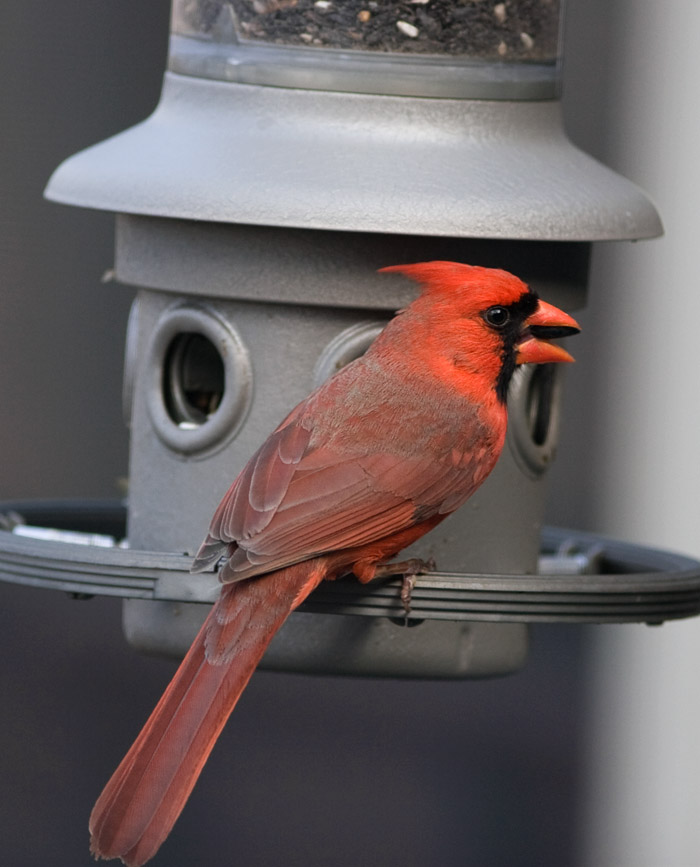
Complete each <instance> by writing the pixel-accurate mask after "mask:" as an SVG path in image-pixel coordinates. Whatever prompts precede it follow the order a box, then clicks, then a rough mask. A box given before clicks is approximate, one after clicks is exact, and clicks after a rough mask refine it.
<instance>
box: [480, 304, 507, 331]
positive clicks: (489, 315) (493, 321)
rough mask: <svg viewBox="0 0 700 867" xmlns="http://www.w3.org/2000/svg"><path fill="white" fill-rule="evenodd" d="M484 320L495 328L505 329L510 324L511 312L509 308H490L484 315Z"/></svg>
mask: <svg viewBox="0 0 700 867" xmlns="http://www.w3.org/2000/svg"><path fill="white" fill-rule="evenodd" d="M484 319H485V320H486V322H487V323H488V324H489V325H491V326H492V327H493V328H503V326H504V325H507V324H508V323H509V322H510V311H509V310H508V308H507V307H489V309H488V310H487V311H486V312H485V313H484Z"/></svg>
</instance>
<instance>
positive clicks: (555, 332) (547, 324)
mask: <svg viewBox="0 0 700 867" xmlns="http://www.w3.org/2000/svg"><path fill="white" fill-rule="evenodd" d="M580 330H581V329H580V327H579V324H578V322H576V320H575V319H573V318H572V317H571V316H569V314H568V313H564V311H563V310H559V308H558V307H554V306H553V305H551V304H547V302H546V301H540V302H539V303H538V305H537V310H535V312H534V313H533V314H532V316H528V318H527V319H526V320H525V328H524V330H523V334H522V338H521V341H520V343H518V344H517V346H516V347H515V348H516V350H517V353H516V356H515V362H516V364H548V363H550V362H555V361H573V360H574V359H573V357H572V356H571V355H569V353H568V352H567V351H566V350H565V349H562V347H561V346H558V345H557V344H556V343H550V342H549V341H550V340H552V339H555V338H557V337H567V336H568V335H570V334H578V332H579V331H580Z"/></svg>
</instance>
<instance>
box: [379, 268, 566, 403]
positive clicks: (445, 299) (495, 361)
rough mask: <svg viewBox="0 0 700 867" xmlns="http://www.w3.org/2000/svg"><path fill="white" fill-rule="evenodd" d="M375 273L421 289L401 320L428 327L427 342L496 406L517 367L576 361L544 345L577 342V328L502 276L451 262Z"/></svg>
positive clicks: (515, 281) (561, 350) (557, 348)
mask: <svg viewBox="0 0 700 867" xmlns="http://www.w3.org/2000/svg"><path fill="white" fill-rule="evenodd" d="M381 271H382V272H383V273H400V274H403V275H405V276H407V277H410V278H412V279H413V280H416V281H417V282H418V283H420V284H421V285H422V287H423V292H422V294H421V296H420V297H419V298H418V299H416V301H414V302H413V303H412V304H411V305H409V307H408V308H407V312H408V311H409V310H410V311H412V312H413V313H415V314H416V315H417V316H419V317H420V318H421V319H422V320H423V321H424V322H425V323H426V325H427V326H428V327H427V328H426V332H425V335H426V340H427V341H429V342H430V343H432V344H433V346H439V347H440V355H441V356H442V357H447V358H449V359H450V361H451V363H452V364H453V365H454V366H455V367H456V368H461V369H463V370H465V371H467V372H472V373H474V374H477V373H480V374H482V375H486V376H487V377H489V379H490V381H491V382H492V383H493V385H494V387H495V390H496V394H497V395H498V398H499V400H501V401H502V402H505V400H506V397H507V393H508V386H509V384H510V380H511V378H512V376H513V372H514V371H515V368H516V366H517V365H519V364H527V363H535V364H545V363H550V362H559V361H573V360H574V359H573V358H572V357H571V355H569V353H568V352H567V351H566V350H565V349H564V348H563V347H561V346H559V345H558V344H556V343H551V342H550V341H551V340H553V339H555V338H558V337H567V336H568V335H571V334H576V333H577V332H578V331H579V330H580V328H579V326H578V323H577V322H576V320H575V319H573V318H572V317H571V316H569V315H568V313H564V311H563V310H559V309H558V308H557V307H554V306H553V305H551V304H547V303H546V302H545V301H542V300H540V298H539V297H538V296H537V293H535V292H533V291H532V290H531V289H530V288H529V287H528V286H527V285H526V284H525V283H523V281H522V280H519V279H518V278H517V277H515V276H514V275H513V274H509V273H508V272H507V271H501V270H498V269H495V268H481V267H478V266H474V265H462V264H459V263H457V262H421V263H418V264H415V265H392V266H390V267H388V268H382V269H381Z"/></svg>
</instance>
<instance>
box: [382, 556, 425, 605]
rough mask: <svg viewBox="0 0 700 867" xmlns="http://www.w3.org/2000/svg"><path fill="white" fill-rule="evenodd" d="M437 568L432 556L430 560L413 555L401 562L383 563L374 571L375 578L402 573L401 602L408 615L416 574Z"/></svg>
mask: <svg viewBox="0 0 700 867" xmlns="http://www.w3.org/2000/svg"><path fill="white" fill-rule="evenodd" d="M434 569H435V561H434V560H433V558H432V557H431V558H430V559H429V560H421V559H420V558H419V557H411V559H410V560H403V561H401V562H400V563H383V564H381V565H378V566H377V567H376V571H375V573H374V577H375V578H385V577H386V576H387V575H401V576H402V577H403V584H402V585H401V604H402V605H403V610H404V612H405V614H406V617H408V615H409V614H410V613H411V594H412V593H413V588H414V587H415V586H416V576H417V575H420V573H421V572H432V571H433V570H434Z"/></svg>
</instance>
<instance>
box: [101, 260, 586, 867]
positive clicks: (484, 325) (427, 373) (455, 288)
mask: <svg viewBox="0 0 700 867" xmlns="http://www.w3.org/2000/svg"><path fill="white" fill-rule="evenodd" d="M382 270H383V271H385V272H398V273H401V274H405V275H407V276H409V277H412V278H413V279H414V280H417V281H418V282H419V283H421V284H422V286H423V291H422V294H421V295H420V296H419V297H418V298H417V299H416V300H415V301H413V302H412V303H411V304H409V306H408V307H406V309H405V310H402V311H400V312H399V314H398V315H397V316H396V317H395V318H394V319H392V320H391V322H389V324H388V325H387V326H386V328H385V329H384V331H383V332H382V333H381V334H380V336H379V337H378V338H377V339H376V341H375V342H374V343H373V344H372V346H371V347H370V349H369V350H368V351H367V353H366V354H365V355H364V356H363V357H362V358H359V359H357V360H356V361H353V362H352V363H351V364H349V365H347V367H344V368H343V369H342V370H340V371H339V372H338V373H337V374H336V375H335V376H333V377H332V378H331V379H329V380H327V381H326V382H325V383H324V384H323V385H321V386H320V387H319V388H317V389H316V391H314V392H313V393H312V394H311V395H309V397H307V398H306V400H304V401H302V402H301V403H300V404H299V405H298V406H297V407H296V408H295V409H293V410H292V412H291V413H290V414H289V415H288V416H287V418H286V419H285V420H284V421H283V422H282V424H281V425H280V426H279V427H278V428H277V430H275V431H274V432H273V433H272V434H271V435H270V437H269V438H268V439H267V440H266V441H265V442H264V443H263V445H262V446H261V448H260V449H259V450H258V451H257V452H256V453H255V454H254V455H253V457H252V458H251V459H250V460H249V461H248V463H247V464H246V466H245V467H244V469H243V470H242V472H241V473H240V475H239V476H238V478H237V479H236V480H235V481H234V483H233V484H232V486H231V487H230V489H229V490H228V492H227V494H226V495H225V497H224V498H223V500H222V501H221V504H220V505H219V507H218V509H217V510H216V512H215V514H214V517H213V519H212V522H211V526H210V528H209V534H208V536H207V538H206V539H205V540H204V543H203V544H202V546H201V548H200V549H199V552H198V554H197V557H196V559H195V561H194V565H193V567H192V571H194V572H198V571H203V570H205V569H208V568H210V567H213V566H215V564H216V563H217V562H218V561H219V560H221V558H222V557H223V558H226V559H225V560H224V563H223V566H222V567H221V569H220V571H219V577H220V579H221V581H222V583H223V585H224V586H223V588H222V591H221V596H220V598H219V600H218V602H217V603H216V604H215V605H214V607H213V609H212V610H211V612H210V614H209V616H208V617H207V620H206V621H205V623H204V625H203V626H202V628H201V630H200V632H199V634H198V635H197V637H196V638H195V640H194V643H193V644H192V647H191V648H190V650H189V651H188V653H187V656H186V657H185V659H184V660H183V662H182V664H181V665H180V668H179V669H178V671H177V673H176V674H175V676H174V678H173V680H172V682H171V683H170V685H169V686H168V688H167V689H166V691H165V693H164V695H163V697H162V698H161V700H160V701H159V703H158V705H157V706H156V708H155V710H154V711H153V713H152V714H151V716H150V718H149V720H148V722H147V723H146V725H145V726H144V728H143V730H142V731H141V734H140V735H139V736H138V738H137V739H136V742H135V743H134V745H133V746H132V747H131V749H130V750H129V752H128V753H127V755H126V757H125V758H124V760H123V761H122V763H121V764H120V765H119V767H118V768H117V770H116V771H115V773H114V775H113V776H112V778H111V780H110V781H109V782H108V783H107V785H106V787H105V789H104V791H103V792H102V794H101V795H100V797H99V799H98V801H97V803H96V804H95V807H94V809H93V811H92V815H91V817H90V832H91V834H92V844H91V849H92V852H93V854H94V855H95V856H96V857H102V858H116V857H120V858H121V859H122V860H123V861H124V863H126V864H127V865H130V867H137V865H141V864H143V863H144V862H146V861H148V859H149V858H151V857H153V855H155V853H156V852H157V851H158V848H159V846H160V845H161V843H162V842H163V841H164V840H165V838H166V837H167V835H168V834H169V832H170V829H171V828H172V826H173V824H174V823H175V821H176V819H177V817H178V816H179V814H180V811H181V810H182V808H183V806H184V805H185V801H186V800H187V798H188V796H189V794H190V792H191V791H192V788H193V786H194V784H195V782H196V780H197V777H198V776H199V774H200V772H201V770H202V767H203V766H204V763H205V762H206V760H207V757H208V756H209V753H210V751H211V749H212V747H213V746H214V743H215V742H216V739H217V737H218V735H219V733H220V732H221V729H222V728H223V726H224V724H225V722H226V720H227V719H228V717H229V715H230V713H231V711H232V710H233V708H234V706H235V704H236V702H237V701H238V698H239V696H240V695H241V693H242V692H243V690H244V688H245V686H246V684H247V683H248V680H249V679H250V677H251V675H252V674H253V671H254V670H255V667H256V666H257V664H258V661H259V660H260V658H261V656H262V655H263V653H264V651H265V648H266V647H267V645H268V644H269V642H270V639H271V638H272V636H273V635H274V634H275V632H276V631H277V630H278V629H279V628H280V626H281V625H282V624H283V623H284V621H285V620H286V619H287V617H288V616H289V614H290V613H291V612H292V611H293V610H294V609H295V608H296V607H297V606H298V605H299V604H300V603H301V602H303V601H304V599H305V598H306V597H307V596H308V595H309V593H311V591H312V590H313V589H314V588H315V587H316V586H317V585H318V584H319V583H320V582H321V581H323V580H324V579H330V580H333V579H335V578H337V577H338V576H340V575H343V574H347V573H350V572H352V573H354V574H355V575H356V576H357V578H359V580H360V581H362V582H366V581H371V580H372V578H374V577H376V576H377V575H381V574H397V571H401V568H402V567H404V566H405V564H395V565H394V566H387V565H386V564H387V562H388V561H389V559H390V558H391V557H393V556H394V555H395V554H397V552H399V551H400V550H401V549H402V548H405V547H406V546H408V545H410V544H411V543H412V542H414V541H415V540H416V539H418V538H419V537H420V536H422V535H423V534H424V533H427V532H428V530H430V529H432V528H433V527H434V526H435V525H436V524H438V523H439V522H440V521H442V520H443V518H445V517H446V516H447V515H448V514H449V513H450V512H452V511H454V510H455V509H456V508H458V507H459V506H460V505H462V503H464V502H465V500H467V499H468V498H469V497H470V496H471V495H472V494H473V493H474V491H475V490H476V489H477V488H478V487H479V485H480V484H481V483H482V482H483V481H484V479H485V478H486V477H487V476H488V474H489V473H490V472H491V470H492V469H493V466H494V464H495V463H496V460H497V459H498V456H499V455H500V453H501V449H502V447H503V441H504V439H505V435H506V397H507V393H508V386H509V383H510V380H511V377H512V375H513V372H514V371H515V368H516V366H517V365H519V364H523V363H526V362H535V363H543V362H555V361H572V360H573V359H572V358H571V356H570V355H569V354H568V353H567V352H566V351H565V350H564V349H562V348H561V347H560V346H557V345H555V344H552V343H549V342H547V340H546V339H545V338H548V337H561V336H564V335H566V334H573V333H575V332H577V331H578V330H579V329H578V325H577V324H576V322H575V321H574V320H573V319H572V318H571V317H570V316H568V315H567V314H566V313H563V312H562V311H561V310H557V308H556V307H552V306H551V305H549V304H546V303H545V302H544V301H540V300H539V299H538V297H537V295H536V294H535V293H534V292H532V291H531V290H530V289H528V287H527V286H526V285H525V284H524V283H523V282H522V281H520V280H518V278H517V277H514V276H513V275H512V274H508V273H507V272H505V271H498V270H492V269H488V268H479V267H472V266H469V265H460V264H456V263H454V262H425V263H422V264H417V265H397V266H394V267H391V268H384V269H382Z"/></svg>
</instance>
